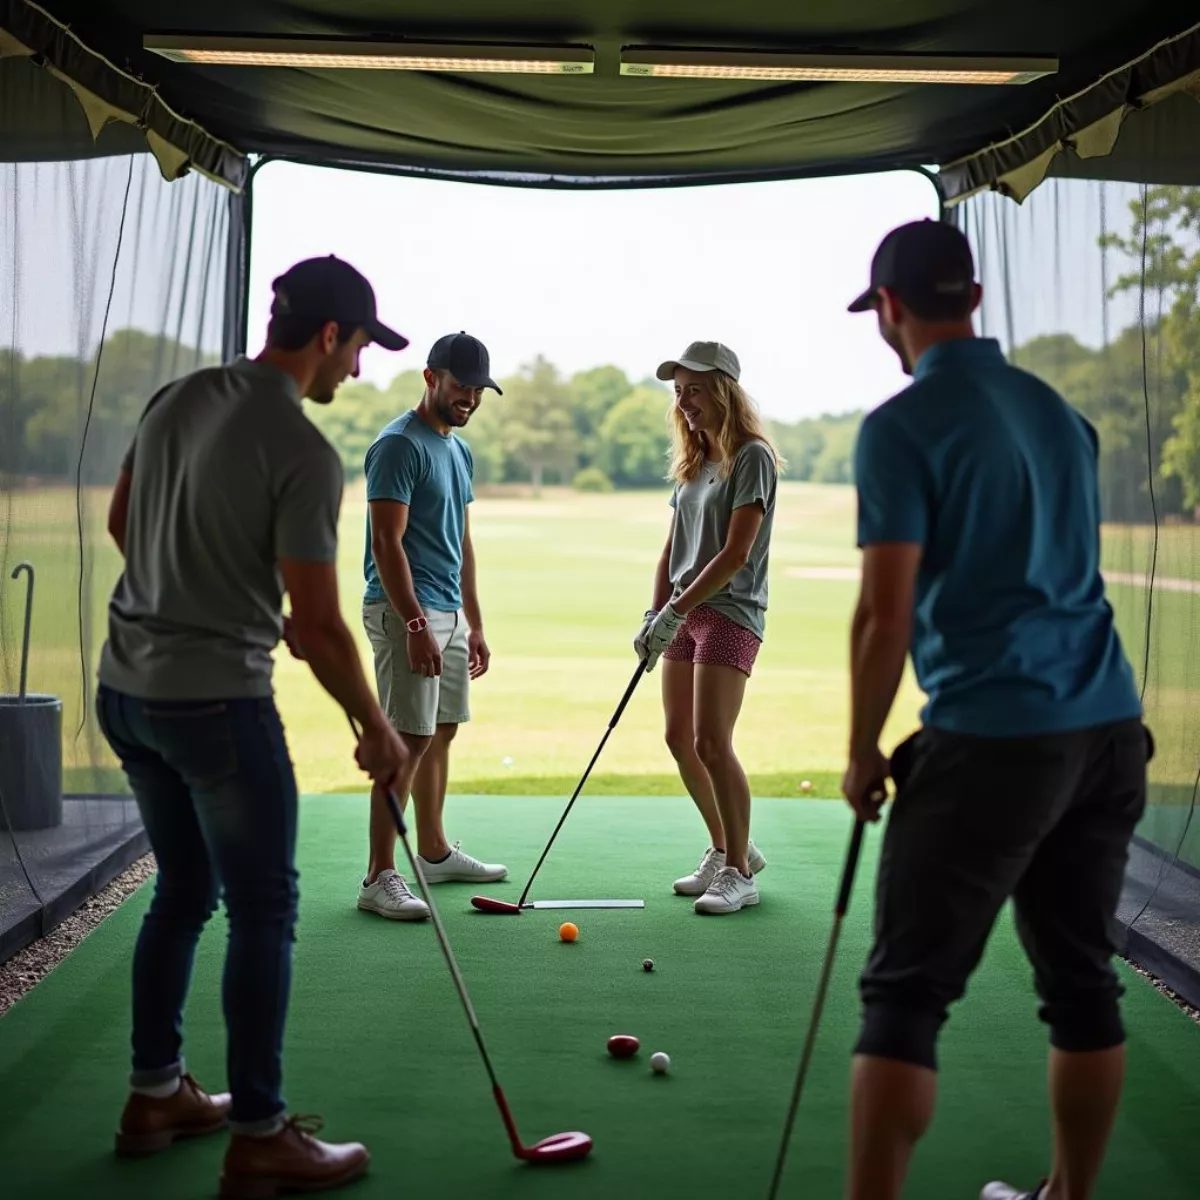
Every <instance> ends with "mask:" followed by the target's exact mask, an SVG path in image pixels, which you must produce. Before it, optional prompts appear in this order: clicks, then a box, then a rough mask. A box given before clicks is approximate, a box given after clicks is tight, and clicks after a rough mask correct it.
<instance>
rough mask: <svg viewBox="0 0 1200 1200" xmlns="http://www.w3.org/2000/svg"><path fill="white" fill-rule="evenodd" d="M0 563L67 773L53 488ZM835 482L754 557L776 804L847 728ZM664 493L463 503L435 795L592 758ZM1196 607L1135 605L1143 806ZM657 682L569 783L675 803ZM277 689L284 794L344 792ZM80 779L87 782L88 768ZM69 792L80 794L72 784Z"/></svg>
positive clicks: (348, 607) (783, 503) (828, 774)
mask: <svg viewBox="0 0 1200 1200" xmlns="http://www.w3.org/2000/svg"><path fill="white" fill-rule="evenodd" d="M8 496H9V499H8V504H9V511H8V512H7V514H0V516H3V517H6V518H7V527H8V529H9V530H10V531H11V534H10V541H9V546H8V550H7V558H6V562H7V563H8V564H9V566H8V571H11V568H12V566H13V565H15V564H16V563H17V562H18V561H20V560H22V559H25V558H27V559H29V560H31V561H32V562H33V563H34V565H35V567H36V568H37V569H38V572H39V574H38V580H37V592H36V597H35V611H34V627H33V638H32V654H31V662H30V684H29V686H30V688H31V690H35V691H51V692H55V693H57V694H59V695H61V696H62V698H63V702H64V762H65V766H66V768H67V771H68V778H69V779H70V778H73V777H74V778H84V777H86V772H85V771H84V768H86V767H87V765H88V764H89V763H92V762H95V761H100V762H101V763H104V764H107V765H108V766H110V767H111V765H112V763H111V759H110V758H109V756H108V755H107V752H106V748H105V747H104V746H103V745H102V744H97V741H96V739H97V736H98V735H97V734H96V731H95V729H94V725H93V723H90V722H89V723H88V724H87V726H86V727H85V729H84V731H83V733H82V735H80V736H79V737H78V738H77V736H76V731H77V729H78V726H79V723H80V712H81V702H82V698H83V688H82V686H81V682H80V679H81V668H80V659H79V645H78V619H77V603H78V601H77V590H78V586H79V580H78V549H77V532H76V519H77V517H76V510H75V505H76V501H75V494H74V492H73V491H72V490H70V489H33V490H30V491H26V492H16V493H9V494H8ZM82 503H83V508H84V512H83V521H84V528H85V530H86V534H87V537H88V539H89V542H90V544H91V545H92V546H94V547H95V553H94V556H93V557H92V560H91V570H90V572H89V575H88V577H87V579H85V594H86V595H88V596H89V598H90V599H89V603H88V604H87V605H85V619H86V622H87V627H88V628H87V630H86V634H87V641H88V644H89V647H90V654H89V657H90V663H89V670H92V671H94V663H95V659H96V656H97V655H98V653H99V648H100V644H101V641H102V639H103V630H104V609H105V604H106V602H107V598H108V593H109V591H110V589H111V586H112V583H113V581H114V579H115V578H116V574H117V572H118V570H119V559H118V556H117V554H116V552H115V549H114V548H113V547H112V546H111V544H110V543H109V541H108V539H107V537H106V535H105V534H104V528H103V526H104V514H105V506H106V503H107V494H106V493H105V492H104V491H103V490H99V489H98V490H93V491H88V492H86V493H85V494H84V496H83V501H82ZM854 505H855V501H854V491H853V489H852V488H849V487H837V486H823V485H816V484H798V483H789V484H785V485H783V486H782V487H781V489H780V500H779V510H778V514H777V517H776V526H775V536H774V541H773V545H772V554H771V578H770V589H771V591H770V610H769V613H768V625H767V637H766V642H765V645H764V647H763V650H762V652H761V654H760V657H759V661H758V667H757V670H756V673H755V676H754V678H753V679H752V681H751V683H750V686H749V688H748V691H747V697H746V703H745V708H744V712H743V716H742V719H741V722H740V724H739V728H738V735H737V747H738V750H739V752H740V754H741V756H742V759H743V762H744V763H745V765H746V768H747V770H748V772H749V773H750V775H751V778H752V782H753V784H754V787H755V790H756V792H757V793H758V794H761V795H784V796H786V795H795V794H797V793H798V790H799V783H800V781H801V780H802V779H809V780H811V781H812V782H813V784H814V790H815V792H816V793H817V794H822V795H831V794H835V792H836V784H837V780H838V777H839V774H840V770H841V767H842V755H843V748H844V745H845V741H846V734H847V714H848V702H849V693H848V680H847V672H846V661H847V640H848V631H849V621H850V615H851V610H852V607H853V604H854V599H855V595H856V588H857V584H856V581H855V572H856V569H857V563H858V551H857V550H856V549H855V546H854ZM668 516H669V509H668V506H667V503H666V492H665V491H660V492H649V493H647V492H639V493H616V494H609V495H591V494H587V495H584V494H578V493H574V492H569V491H562V490H547V491H546V492H544V493H543V494H542V495H541V496H540V497H538V498H534V497H531V496H529V495H527V494H521V493H515V492H512V491H510V492H507V493H501V494H491V495H483V496H481V497H480V499H479V500H478V502H477V503H476V505H475V506H474V508H473V515H472V521H473V528H474V536H475V543H476V548H477V553H478V558H479V571H480V587H481V593H482V602H483V606H484V614H485V622H486V628H487V634H488V640H489V643H490V645H491V649H492V653H493V660H492V661H493V665H492V669H491V671H490V672H489V674H488V675H487V676H485V677H484V679H482V680H480V681H479V682H478V684H477V685H476V686H475V689H474V694H473V708H474V718H475V719H474V720H473V721H472V722H471V724H470V725H469V726H468V727H466V728H464V729H463V731H462V732H461V734H460V736H459V739H458V741H457V742H456V745H455V750H454V755H453V760H452V779H451V787H452V789H453V790H454V791H456V792H460V793H463V792H466V793H484V792H507V793H512V794H531V793H532V794H547V793H549V794H557V793H561V792H564V791H566V792H569V790H570V789H571V787H573V785H574V783H575V781H576V780H577V779H578V776H579V774H580V773H581V772H582V770H583V768H584V766H585V765H586V764H587V761H588V759H589V758H590V757H591V754H592V753H593V751H594V750H595V747H596V745H597V744H598V742H599V739H600V738H601V736H602V735H603V733H604V729H605V726H606V725H607V722H608V720H609V718H610V716H611V714H612V711H613V709H614V708H615V706H616V703H617V701H618V700H619V698H620V696H621V694H622V692H623V690H624V688H625V686H626V684H627V682H628V680H629V677H630V674H631V672H632V670H633V667H634V665H635V660H634V657H633V653H632V650H631V648H630V639H631V637H632V635H633V633H634V631H635V630H636V628H637V626H638V624H639V622H640V618H641V613H642V611H643V610H644V608H645V607H646V604H647V602H648V600H649V595H650V584H651V577H652V573H653V570H654V564H655V560H656V558H657V555H658V553H659V551H660V548H661V545H662V541H663V538H664V536H665V531H666V528H667V523H668ZM364 518H365V502H364V499H363V494H362V490H361V487H357V488H356V487H352V488H350V489H349V490H348V493H347V497H346V501H345V504H344V507H343V517H342V550H341V557H340V574H341V583H342V596H343V604H344V610H345V613H346V617H347V620H348V622H349V624H350V626H351V629H352V630H353V631H354V632H355V634H356V636H357V637H358V639H359V644H360V647H361V650H362V655H363V662H364V665H366V666H367V668H368V670H369V669H370V656H369V650H368V646H367V643H366V638H365V635H364V634H363V632H362V627H361V620H360V617H359V605H360V597H361V591H362V552H363V528H364ZM1152 537H1153V531H1151V530H1146V529H1140V528H1139V529H1129V528H1109V529H1106V530H1105V535H1104V562H1105V567H1106V570H1109V571H1112V572H1116V573H1120V574H1121V575H1122V576H1130V577H1133V578H1131V579H1129V580H1124V581H1122V582H1118V583H1114V584H1112V585H1111V586H1110V596H1111V598H1112V601H1113V604H1114V606H1115V607H1116V610H1117V614H1118V621H1119V624H1120V628H1121V631H1122V634H1123V637H1124V639H1125V643H1126V646H1127V648H1128V650H1129V653H1130V655H1131V657H1132V658H1133V659H1134V662H1135V665H1136V666H1137V668H1138V670H1139V672H1140V670H1141V668H1142V661H1143V643H1144V630H1145V622H1146V591H1145V588H1144V586H1141V585H1140V584H1139V583H1138V582H1136V580H1137V578H1140V577H1143V576H1144V575H1145V573H1146V571H1147V570H1148V566H1149V561H1150V550H1151V546H1152ZM1198 551H1200V530H1197V529H1196V528H1195V527H1193V526H1179V525H1176V526H1166V527H1164V528H1163V529H1161V530H1160V531H1159V538H1158V564H1157V575H1158V577H1159V578H1160V579H1174V580H1179V581H1182V582H1183V583H1184V584H1186V583H1187V582H1188V581H1194V580H1198V579H1200V552H1198ZM4 586H5V588H6V592H5V595H6V603H5V606H4V620H3V648H4V655H3V664H4V670H5V674H4V677H3V680H2V682H3V686H4V689H5V690H9V691H11V690H14V689H15V687H16V682H17V679H16V674H17V660H18V657H19V648H20V637H21V620H22V616H23V605H24V586H23V584H17V583H13V582H11V581H9V580H7V579H6V580H5V581H4ZM1198 603H1200V597H1198V596H1197V594H1196V593H1194V592H1191V591H1188V590H1183V589H1182V588H1181V587H1176V588H1174V589H1167V590H1156V593H1155V597H1154V605H1155V608H1154V615H1153V627H1154V631H1155V636H1154V638H1153V639H1152V643H1151V651H1150V661H1151V685H1150V688H1149V690H1148V693H1147V703H1148V707H1149V710H1150V715H1151V718H1152V721H1153V724H1154V727H1155V730H1156V733H1157V735H1158V742H1159V758H1158V760H1157V761H1156V763H1155V767H1154V777H1155V780H1156V782H1158V783H1160V784H1162V785H1163V786H1164V792H1163V796H1164V798H1166V797H1167V796H1168V795H1170V796H1171V797H1176V798H1177V799H1178V800H1179V801H1180V802H1186V800H1187V799H1188V798H1189V797H1190V789H1191V784H1192V781H1193V777H1194V773H1195V763H1196V761H1197V757H1198V756H1200V740H1198V739H1197V737H1196V733H1195V731H1196V729H1197V727H1198V726H1197V721H1196V715H1197V714H1196V709H1197V706H1198V705H1200V686H1197V685H1196V683H1195V681H1196V680H1197V678H1200V621H1197V620H1196V619H1195V614H1196V611H1197V605H1198ZM659 678H660V676H659V675H658V673H656V674H655V675H653V676H651V677H650V678H648V679H647V680H646V681H645V682H644V683H643V684H642V686H641V688H640V690H639V692H638V694H637V695H636V696H635V697H634V699H633V701H632V703H631V704H630V706H629V708H628V709H627V710H626V713H625V716H624V717H623V719H622V722H621V725H620V726H619V728H618V729H617V731H616V732H615V733H614V734H613V736H612V737H611V738H610V740H609V743H608V745H607V746H606V748H605V751H604V755H603V757H602V758H601V760H600V762H599V763H598V765H597V768H596V774H595V775H594V776H593V778H592V780H591V781H590V783H589V789H590V790H591V791H593V792H597V793H599V792H607V793H610V794H624V795H631V794H640V795H653V794H662V793H664V792H666V793H676V792H678V790H679V784H678V780H677V778H676V776H675V773H674V764H673V762H672V760H671V759H670V757H669V755H668V753H667V751H666V748H665V746H664V744H663V741H662V736H661V725H662V720H661V708H660V702H659V696H658V687H659ZM277 691H278V697H279V704H280V708H281V709H282V712H283V715H284V718H285V721H286V724H287V728H288V732H289V740H290V745H291V749H292V754H293V757H294V760H295V762H296V767H297V771H298V774H299V780H300V786H301V788H302V789H303V790H304V791H305V792H309V793H314V792H337V791H345V790H347V789H348V788H354V787H357V786H359V785H360V782H361V776H360V774H359V772H358V770H357V768H356V767H355V766H354V764H353V762H352V759H351V747H350V742H349V736H348V731H347V729H346V724H345V720H344V718H343V717H342V716H341V714H340V712H339V710H338V709H337V707H336V706H335V705H334V703H333V702H332V701H331V700H330V699H329V698H328V697H327V696H326V695H325V694H324V692H323V691H322V690H321V689H320V688H319V686H318V685H317V684H316V682H315V681H314V680H313V678H312V676H311V674H310V673H309V671H308V669H307V668H306V667H305V666H303V665H302V664H299V663H296V662H294V661H293V660H292V659H291V658H290V657H289V656H288V655H287V654H286V653H282V654H280V655H279V657H278V673H277ZM920 703H921V695H920V692H919V691H918V689H917V688H916V686H915V684H914V682H913V680H912V678H911V676H906V678H905V681H904V685H903V687H902V690H901V693H900V696H899V699H898V701H897V704H896V708H895V711H894V714H893V716H892V719H891V721H890V723H889V726H888V729H887V730H886V734H885V743H886V744H888V745H890V744H892V743H894V742H895V741H896V740H898V739H899V738H900V737H902V736H903V735H904V734H905V733H906V732H907V731H908V730H909V729H910V728H911V727H912V726H913V725H914V724H915V722H916V720H917V713H918V710H919V707H920ZM507 760H511V762H508V761H507ZM92 774H93V777H94V772H93V773H92ZM90 786H96V784H95V782H94V778H93V780H92V781H91V783H90Z"/></svg>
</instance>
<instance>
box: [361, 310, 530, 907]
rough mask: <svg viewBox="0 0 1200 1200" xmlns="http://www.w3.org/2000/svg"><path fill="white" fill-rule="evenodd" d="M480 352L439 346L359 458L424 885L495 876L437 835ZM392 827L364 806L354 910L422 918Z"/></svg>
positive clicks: (382, 646)
mask: <svg viewBox="0 0 1200 1200" xmlns="http://www.w3.org/2000/svg"><path fill="white" fill-rule="evenodd" d="M490 371H491V365H490V360H489V356H488V352H487V348H486V347H485V346H484V345H483V343H482V342H480V341H479V340H478V339H477V338H474V337H471V336H470V334H467V333H454V334H448V335H447V336H446V337H443V338H439V339H438V341H437V342H436V343H435V344H434V346H433V349H432V350H431V351H430V352H429V357H428V360H427V363H426V368H425V394H424V396H423V397H422V398H421V402H420V403H419V404H418V405H417V406H416V407H415V408H413V409H410V410H409V411H408V412H406V413H403V414H402V415H401V416H399V417H397V418H396V419H395V420H394V421H392V422H390V423H389V424H388V425H387V426H386V427H385V428H384V429H383V430H382V432H381V433H380V434H379V436H378V437H377V438H376V439H375V441H374V442H373V443H372V445H371V447H370V449H369V450H368V451H367V458H366V476H367V502H368V505H369V513H368V519H367V538H366V551H365V559H364V573H365V575H366V583H367V586H366V593H365V595H364V598H363V623H364V624H365V626H366V629H367V636H368V637H369V638H370V641H371V647H372V649H373V650H374V653H375V675H376V679H377V681H378V685H379V699H380V703H381V704H382V706H383V708H384V711H385V712H386V713H387V714H388V719H389V720H390V721H391V723H392V725H393V727H394V728H395V729H396V732H397V733H399V734H400V737H401V739H402V740H403V741H404V742H405V743H406V745H407V746H408V748H409V750H410V751H411V762H410V764H409V765H408V766H407V767H406V768H405V774H404V777H403V778H402V779H401V780H400V783H399V784H398V786H397V789H396V791H397V795H398V796H399V797H400V799H401V802H402V803H406V802H407V798H408V793H409V792H410V791H411V793H412V797H413V802H414V804H415V806H416V811H417V821H416V825H417V853H418V854H419V855H420V857H421V860H422V862H421V869H422V872H423V874H424V875H425V878H426V880H427V882H429V883H430V884H434V883H445V882H449V881H452V880H454V881H462V882H468V883H488V882H493V881H495V880H498V879H503V878H504V877H505V875H506V874H507V873H508V871H507V868H506V867H504V866H502V865H500V864H496V863H484V862H480V861H479V860H478V859H476V858H472V857H471V855H469V854H467V853H465V852H464V851H463V850H462V849H460V848H459V846H458V845H457V844H455V845H453V846H451V845H450V843H449V842H447V840H446V834H445V830H444V827H443V823H442V812H443V809H444V807H445V803H446V781H447V777H448V775H449V765H450V743H451V741H452V740H453V739H454V736H455V734H456V733H457V732H458V727H459V725H461V724H462V723H463V722H465V721H468V720H470V705H469V702H468V693H469V688H470V680H471V679H476V678H478V677H479V676H480V675H482V674H483V673H484V672H485V671H486V670H487V668H488V659H489V656H490V652H489V650H488V646H487V642H486V640H485V639H484V633H483V614H482V611H481V609H480V605H479V592H478V590H477V588H476V584H475V553H474V549H473V547H472V545H471V529H470V521H469V517H468V506H469V505H470V504H471V502H472V500H474V498H475V496H474V492H473V491H472V486H471V479H472V471H473V467H472V459H471V450H470V448H469V447H468V445H467V444H466V442H465V441H463V439H462V438H460V437H459V436H458V435H457V434H456V433H455V432H454V431H455V429H461V428H462V427H463V426H464V425H466V424H467V422H468V421H469V420H470V419H471V415H472V414H473V413H474V412H475V410H476V409H477V408H478V407H479V404H480V402H481V401H482V399H483V393H484V390H485V389H487V388H492V389H493V390H494V391H495V392H496V394H497V395H500V394H501V392H500V389H499V388H498V387H497V386H496V384H495V382H494V381H493V379H492V377H491V374H490ZM395 853H396V829H395V826H394V824H393V822H392V817H391V815H390V813H389V811H388V808H387V801H386V795H385V793H384V791H383V790H382V789H379V788H376V789H375V791H374V792H373V794H372V799H371V833H370V859H369V862H368V864H367V874H366V877H365V878H364V879H363V881H362V883H361V884H360V886H359V891H358V906H359V908H361V909H364V910H365V911H367V912H373V913H376V914H378V915H379V916H381V917H387V918H389V919H391V920H398V921H411V920H421V919H423V918H425V917H427V916H429V907H428V905H427V904H426V903H425V901H424V900H422V899H421V898H420V897H419V896H415V895H414V894H413V893H412V891H411V890H410V889H409V887H408V884H407V882H406V881H405V879H404V877H403V876H402V875H401V874H399V873H398V872H397V870H396V862H395Z"/></svg>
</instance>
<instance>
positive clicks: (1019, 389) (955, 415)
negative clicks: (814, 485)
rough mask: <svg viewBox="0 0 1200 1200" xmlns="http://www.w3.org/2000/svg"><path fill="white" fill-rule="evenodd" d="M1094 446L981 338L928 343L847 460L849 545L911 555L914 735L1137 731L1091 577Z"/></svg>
mask: <svg viewBox="0 0 1200 1200" xmlns="http://www.w3.org/2000/svg"><path fill="white" fill-rule="evenodd" d="M1098 447H1099V440H1098V438H1097V436H1096V432H1095V430H1094V429H1093V428H1092V426H1091V425H1090V424H1089V423H1088V422H1087V421H1086V420H1085V419H1084V418H1083V417H1082V416H1081V415H1080V414H1079V413H1078V412H1077V411H1076V410H1075V409H1073V408H1072V407H1071V406H1070V405H1068V404H1067V402H1066V401H1065V400H1064V399H1063V398H1062V397H1061V396H1060V395H1059V394H1058V393H1057V392H1055V391H1054V390H1053V389H1052V388H1050V387H1049V386H1047V385H1046V384H1045V383H1043V382H1042V381H1041V380H1039V379H1037V378H1036V377H1035V376H1033V375H1030V374H1028V373H1027V372H1025V371H1022V370H1019V369H1017V368H1015V367H1013V366H1011V365H1009V363H1008V362H1007V361H1006V360H1005V358H1004V355H1003V353H1002V352H1001V349H1000V346H999V344H998V343H997V342H996V341H995V340H993V339H990V338H970V339H963V340H957V341H950V342H943V343H940V344H939V345H937V346H934V347H933V348H931V349H930V350H928V351H927V352H926V353H925V354H924V355H923V356H922V357H921V359H920V361H919V362H918V363H917V365H916V368H915V371H914V375H913V382H912V384H911V385H910V386H909V387H907V388H906V389H905V390H904V391H902V392H901V393H899V394H898V395H896V396H894V397H892V398H891V399H890V400H888V401H887V402H886V403H884V404H882V405H881V406H880V407H879V408H877V409H875V410H874V411H873V412H871V413H870V414H869V415H868V416H867V417H866V418H865V420H864V421H863V424H862V427H861V430H860V433H859V436H858V440H857V443H856V446H855V486H856V488H857V492H858V544H859V545H860V546H869V545H871V544H872V543H875V542H916V543H918V544H919V545H920V546H921V547H922V550H923V556H922V560H921V566H920V571H919V574H918V578H917V593H916V612H915V624H914V628H913V634H912V645H911V650H912V661H913V669H914V672H915V674H916V677H917V681H918V682H919V684H920V686H921V688H922V690H923V691H924V692H925V694H926V696H927V703H926V705H925V707H924V709H923V711H922V714H921V715H922V719H923V720H924V722H925V723H926V724H928V725H931V726H935V727H938V728H941V729H945V730H949V731H951V732H956V733H964V734H974V735H980V736H994V737H1021V736H1028V735H1037V734H1045V733H1055V732H1067V731H1072V730H1079V729H1088V728H1092V727H1095V726H1098V725H1103V724H1107V723H1109V722H1115V721H1121V720H1127V719H1132V718H1137V717H1140V716H1141V715H1142V706H1141V702H1140V699H1139V696H1138V691H1137V686H1136V683H1135V680H1134V675H1133V670H1132V667H1131V666H1130V663H1129V661H1128V659H1127V657H1126V654H1125V652H1124V649H1123V648H1122V645H1121V640H1120V637H1119V636H1118V634H1117V631H1116V628H1115V624H1114V620H1113V612H1112V608H1111V606H1110V605H1109V603H1108V601H1107V599H1106V598H1105V591H1104V581H1103V579H1102V577H1101V574H1100V520H1101V514H1100V496H1099V487H1098Z"/></svg>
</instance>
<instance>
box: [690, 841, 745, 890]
mask: <svg viewBox="0 0 1200 1200" xmlns="http://www.w3.org/2000/svg"><path fill="white" fill-rule="evenodd" d="M746 861H747V863H748V864H749V866H750V874H751V875H757V874H758V873H759V871H761V870H762V869H763V867H765V866H766V865H767V860H766V859H765V858H763V856H762V851H761V850H759V848H758V847H757V846H756V845H755V844H754V843H753V842H750V843H749V845H748V847H747V854H746ZM724 865H725V851H724V850H714V849H713V848H712V846H709V848H708V849H707V850H705V852H704V856H703V857H702V858H701V859H700V862H699V864H698V865H697V867H696V869H695V870H694V871H693V872H692V873H691V874H690V875H685V876H684V877H683V878H682V879H677V880H675V883H674V885H673V886H674V888H675V891H676V893H677V894H678V895H680V896H700V895H703V894H704V893H705V892H706V891H708V889H709V887H710V886H711V885H712V881H713V880H714V879H715V878H716V877H717V872H718V871H719V870H721V868H722V867H723V866H724Z"/></svg>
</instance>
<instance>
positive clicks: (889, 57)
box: [621, 46, 1058, 84]
mask: <svg viewBox="0 0 1200 1200" xmlns="http://www.w3.org/2000/svg"><path fill="white" fill-rule="evenodd" d="M1057 70H1058V59H1056V58H1046V57H1031V56H1023V57H1014V56H999V55H995V56H990V55H989V56H982V55H957V54H858V53H849V52H844V53H828V54H819V53H813V54H791V53H786V52H776V51H770V50H766V51H743V50H691V49H683V48H675V49H670V48H660V47H650V46H626V47H624V48H623V49H622V51H621V74H622V75H631V76H639V77H642V78H654V79H748V80H776V81H784V82H788V81H796V82H808V81H813V82H826V81H828V82H831V83H958V84H1022V83H1029V82H1030V81H1031V80H1034V79H1041V78H1042V77H1043V76H1046V75H1052V74H1053V73H1054V72H1056V71H1057Z"/></svg>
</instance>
